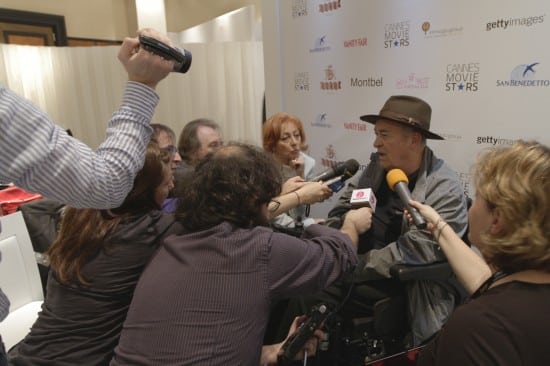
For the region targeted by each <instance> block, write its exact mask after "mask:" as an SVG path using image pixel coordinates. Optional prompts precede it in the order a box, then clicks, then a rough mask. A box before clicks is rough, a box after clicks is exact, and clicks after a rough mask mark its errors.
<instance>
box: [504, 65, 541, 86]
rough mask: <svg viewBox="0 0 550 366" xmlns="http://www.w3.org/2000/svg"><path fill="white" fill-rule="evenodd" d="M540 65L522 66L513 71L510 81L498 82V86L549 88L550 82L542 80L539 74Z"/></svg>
mask: <svg viewBox="0 0 550 366" xmlns="http://www.w3.org/2000/svg"><path fill="white" fill-rule="evenodd" d="M538 66H539V63H538V62H533V63H530V64H521V65H518V66H516V67H514V69H513V70H512V72H511V73H510V79H509V80H497V86H500V87H522V88H526V87H535V88H537V87H538V88H548V87H549V86H550V80H549V79H548V78H546V79H545V78H541V77H540V76H538V74H537V70H538Z"/></svg>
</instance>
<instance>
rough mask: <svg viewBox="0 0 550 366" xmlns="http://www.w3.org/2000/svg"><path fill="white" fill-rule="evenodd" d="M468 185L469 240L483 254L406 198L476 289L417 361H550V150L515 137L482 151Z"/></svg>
mask: <svg viewBox="0 0 550 366" xmlns="http://www.w3.org/2000/svg"><path fill="white" fill-rule="evenodd" d="M474 184H475V186H476V197H475V200H474V202H473V205H472V207H471V208H470V211H469V225H470V226H469V234H468V237H469V239H470V242H471V243H472V244H474V245H475V246H476V247H477V248H478V249H479V251H480V252H481V254H482V257H483V258H480V257H478V256H477V255H476V254H475V253H474V252H473V251H472V250H471V249H470V248H468V247H467V246H466V245H465V244H464V243H463V242H462V241H461V240H460V238H459V237H458V236H457V235H456V234H455V233H454V232H453V230H452V229H451V228H450V227H449V225H447V224H446V223H445V222H444V221H442V220H441V218H440V216H439V215H438V214H437V212H435V211H434V210H433V209H432V208H431V207H429V206H426V205H422V204H419V203H418V202H414V201H413V202H412V205H413V206H415V207H417V208H418V209H419V211H420V213H421V214H422V215H423V216H424V217H425V218H426V219H427V221H428V222H429V223H430V225H429V228H430V229H431V230H432V231H433V233H434V235H435V237H436V238H437V240H438V242H439V244H440V245H441V248H442V249H443V250H444V252H445V254H446V256H447V258H448V259H449V263H450V264H451V266H452V267H453V270H454V271H455V273H456V274H457V276H458V278H459V279H460V280H461V282H462V283H463V284H464V285H465V287H466V288H467V289H468V290H469V291H470V292H473V293H474V294H473V296H472V297H473V299H472V300H471V301H470V302H468V303H467V304H465V305H463V306H461V307H459V308H458V309H457V310H456V311H455V312H454V314H453V315H452V316H451V318H450V319H449V321H448V322H447V324H446V325H445V327H444V328H443V330H442V331H441V333H440V334H439V336H438V337H437V338H436V339H435V341H434V342H432V343H431V344H429V345H428V346H427V347H426V348H425V350H424V351H423V352H422V354H421V357H420V359H419V365H446V366H447V365H450V366H453V365H461V366H462V365H483V366H487V365H500V366H502V365H549V364H550V347H548V341H547V332H548V329H549V328H550V318H549V317H548V309H549V308H550V149H549V148H548V147H547V146H545V145H542V144H540V143H537V142H525V141H521V140H520V141H517V142H516V143H515V144H514V145H513V146H511V147H505V148H495V149H491V150H488V151H486V152H485V153H483V154H482V155H480V158H479V159H478V161H477V164H476V167H475V171H474Z"/></svg>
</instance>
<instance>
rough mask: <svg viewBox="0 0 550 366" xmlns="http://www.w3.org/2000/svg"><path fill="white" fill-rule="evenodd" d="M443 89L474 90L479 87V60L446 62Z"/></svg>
mask: <svg viewBox="0 0 550 366" xmlns="http://www.w3.org/2000/svg"><path fill="white" fill-rule="evenodd" d="M446 71H447V77H446V83H445V91H451V92H452V91H459V92H476V91H478V89H479V62H469V63H461V64H460V63H459V64H447V69H446Z"/></svg>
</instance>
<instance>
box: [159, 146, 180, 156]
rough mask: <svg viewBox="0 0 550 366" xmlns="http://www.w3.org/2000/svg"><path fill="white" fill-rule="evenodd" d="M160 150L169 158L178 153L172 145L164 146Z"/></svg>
mask: <svg viewBox="0 0 550 366" xmlns="http://www.w3.org/2000/svg"><path fill="white" fill-rule="evenodd" d="M161 150H164V151H166V152H167V153H168V154H170V155H171V156H173V155H175V154H176V152H177V151H178V149H177V148H176V147H175V146H174V145H168V146H165V147H163V148H161Z"/></svg>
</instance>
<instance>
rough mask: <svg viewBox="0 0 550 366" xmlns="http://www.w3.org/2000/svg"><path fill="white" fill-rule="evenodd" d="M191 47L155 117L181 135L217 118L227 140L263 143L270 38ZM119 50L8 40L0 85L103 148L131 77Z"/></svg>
mask: <svg viewBox="0 0 550 366" xmlns="http://www.w3.org/2000/svg"><path fill="white" fill-rule="evenodd" d="M185 48H187V49H189V50H190V51H191V52H192V54H193V62H192V65H191V69H190V70H189V72H188V73H186V74H184V75H182V74H178V73H172V74H171V75H169V76H168V77H167V78H166V79H165V80H163V81H162V82H161V83H160V84H159V86H158V88H157V92H158V94H159V96H160V103H159V105H158V107H157V109H156V112H155V115H154V116H153V121H154V122H158V123H163V124H166V125H168V126H170V127H171V128H172V129H173V130H174V131H175V133H176V136H179V133H180V131H181V129H182V128H183V126H184V125H185V123H187V122H189V121H190V120H192V119H195V118H199V117H205V118H211V119H214V120H215V121H217V122H218V123H219V124H220V127H221V129H222V132H223V137H224V138H225V139H226V140H241V141H246V142H250V143H255V144H259V143H260V141H261V139H260V136H261V118H262V100H263V94H264V68H263V55H262V43H261V42H257V41H250V42H222V43H218V42H213V43H204V44H200V43H195V44H186V45H185ZM118 50H119V47H118V46H106V47H35V46H18V45H6V44H0V84H3V85H5V86H7V87H9V88H10V89H12V90H13V91H14V92H16V93H17V94H19V95H21V96H23V97H25V98H27V99H30V100H31V101H33V102H34V103H35V104H37V105H38V106H39V107H40V108H41V109H42V110H44V111H46V112H47V113H48V114H49V115H50V116H51V117H52V119H53V120H54V121H55V122H56V123H57V124H59V125H61V126H62V127H64V128H70V129H71V131H72V132H73V134H74V136H75V137H77V138H78V139H80V140H82V141H84V142H85V143H87V144H88V145H90V146H92V147H94V148H95V147H97V146H98V145H99V144H100V143H101V142H102V141H103V140H104V138H105V129H106V127H107V122H108V120H109V119H110V117H111V115H112V113H113V112H114V111H115V110H116V109H117V108H118V106H119V103H120V101H121V100H122V95H123V92H124V85H125V83H126V80H127V78H128V77H127V74H126V72H125V70H124V68H123V67H122V65H121V64H120V62H119V61H118V60H117V52H118ZM0 133H1V132H0ZM29 133H31V131H29Z"/></svg>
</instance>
